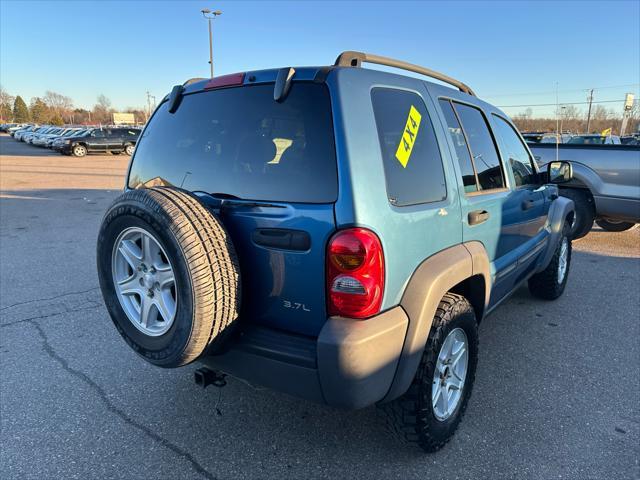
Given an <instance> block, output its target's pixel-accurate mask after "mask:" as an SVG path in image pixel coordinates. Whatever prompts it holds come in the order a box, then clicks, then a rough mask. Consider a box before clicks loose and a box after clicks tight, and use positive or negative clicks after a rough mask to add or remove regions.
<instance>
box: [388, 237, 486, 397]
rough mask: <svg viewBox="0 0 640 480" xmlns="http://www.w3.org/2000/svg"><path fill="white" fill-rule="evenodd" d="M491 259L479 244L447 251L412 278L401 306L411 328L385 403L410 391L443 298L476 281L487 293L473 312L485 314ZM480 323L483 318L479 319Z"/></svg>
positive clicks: (429, 261)
mask: <svg viewBox="0 0 640 480" xmlns="http://www.w3.org/2000/svg"><path fill="white" fill-rule="evenodd" d="M489 265H490V263H489V258H488V255H487V252H486V250H485V248H484V246H483V245H482V244H481V243H480V242H468V243H463V244H459V245H456V246H454V247H450V248H447V249H445V250H442V251H441V252H438V253H436V254H435V255H433V256H431V257H429V258H428V259H426V260H425V261H423V262H422V263H421V264H420V266H418V268H417V269H416V271H415V272H414V273H413V275H412V276H411V279H410V280H409V283H408V285H407V287H406V289H405V291H404V294H403V296H402V300H401V301H400V305H401V306H402V308H403V309H404V310H405V312H406V313H407V316H408V317H409V326H408V328H407V334H406V337H405V341H404V345H403V347H402V353H401V356H400V360H399V362H398V368H397V370H396V374H395V377H394V379H393V382H392V384H391V387H390V388H389V391H388V392H387V394H386V396H385V397H384V398H383V399H382V402H387V401H391V400H393V399H395V398H398V397H399V396H401V395H402V394H403V393H405V392H406V391H407V389H408V388H409V386H410V385H411V382H412V381H413V377H414V376H415V374H416V371H417V369H418V365H419V364H420V359H421V357H422V352H423V351H424V347H425V345H426V343H427V338H428V337H429V331H430V330H431V325H432V323H433V317H434V316H435V314H436V310H437V308H438V305H439V304H440V300H442V297H443V296H444V295H445V294H446V293H447V292H448V291H450V290H451V289H452V288H453V287H455V286H456V285H458V284H460V283H462V282H464V281H465V280H468V279H470V278H477V279H478V280H479V282H478V285H482V286H483V288H484V292H480V293H481V295H480V296H479V299H480V301H479V303H480V304H481V305H479V306H475V307H474V308H475V309H476V311H478V307H480V316H482V312H484V311H485V310H486V307H487V306H488V302H489V295H490V292H491V272H490V269H489ZM478 321H480V318H478Z"/></svg>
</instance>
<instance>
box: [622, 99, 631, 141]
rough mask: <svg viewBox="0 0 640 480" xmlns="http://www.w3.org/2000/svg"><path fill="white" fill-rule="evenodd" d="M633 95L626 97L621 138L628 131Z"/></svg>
mask: <svg viewBox="0 0 640 480" xmlns="http://www.w3.org/2000/svg"><path fill="white" fill-rule="evenodd" d="M633 97H634V95H633V93H627V94H626V95H625V97H624V107H623V110H622V125H621V126H620V136H621V137H622V136H623V135H624V133H625V131H626V130H627V122H628V121H629V112H630V111H631V109H632V108H633V101H634V100H633Z"/></svg>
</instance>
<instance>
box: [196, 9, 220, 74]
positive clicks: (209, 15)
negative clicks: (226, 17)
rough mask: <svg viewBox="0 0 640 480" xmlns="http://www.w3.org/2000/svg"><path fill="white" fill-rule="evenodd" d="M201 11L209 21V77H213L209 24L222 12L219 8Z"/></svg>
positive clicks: (210, 29)
mask: <svg viewBox="0 0 640 480" xmlns="http://www.w3.org/2000/svg"><path fill="white" fill-rule="evenodd" d="M201 12H202V16H203V17H204V18H206V19H207V21H208V22H209V66H210V67H211V78H213V33H212V29H213V27H212V24H211V20H213V19H214V18H216V17H217V16H218V15H222V12H221V11H220V10H215V11H213V12H212V11H211V10H209V9H208V8H203V9H202V10H201Z"/></svg>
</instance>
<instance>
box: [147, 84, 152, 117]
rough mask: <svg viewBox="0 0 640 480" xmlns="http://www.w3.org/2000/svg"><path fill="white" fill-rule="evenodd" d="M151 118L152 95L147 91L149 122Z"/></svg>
mask: <svg viewBox="0 0 640 480" xmlns="http://www.w3.org/2000/svg"><path fill="white" fill-rule="evenodd" d="M149 117H151V94H150V93H149V90H147V121H149Z"/></svg>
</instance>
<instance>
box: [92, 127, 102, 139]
mask: <svg viewBox="0 0 640 480" xmlns="http://www.w3.org/2000/svg"><path fill="white" fill-rule="evenodd" d="M91 136H92V137H96V138H103V137H104V130H101V129H96V130H94V131H93V132H91Z"/></svg>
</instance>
